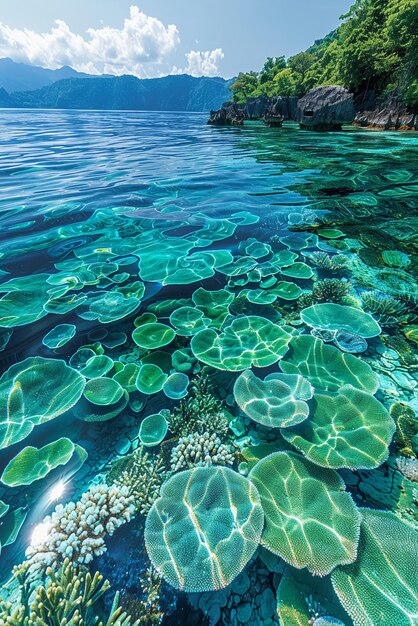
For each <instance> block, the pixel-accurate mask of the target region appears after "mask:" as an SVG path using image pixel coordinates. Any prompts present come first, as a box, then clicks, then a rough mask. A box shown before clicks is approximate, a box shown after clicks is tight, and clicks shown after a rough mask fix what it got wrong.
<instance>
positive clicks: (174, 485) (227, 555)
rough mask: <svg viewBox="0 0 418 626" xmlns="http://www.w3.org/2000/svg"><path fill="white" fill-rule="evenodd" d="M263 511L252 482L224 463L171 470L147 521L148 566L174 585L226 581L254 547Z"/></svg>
mask: <svg viewBox="0 0 418 626" xmlns="http://www.w3.org/2000/svg"><path fill="white" fill-rule="evenodd" d="M263 522H264V515H263V511H262V508H261V505H260V498H259V495H258V493H257V489H256V488H255V486H254V485H253V484H252V483H251V482H250V481H249V480H247V479H246V478H244V477H243V476H240V475H239V474H238V473H236V472H234V471H232V470H230V469H228V468H226V467H214V466H212V467H197V468H195V469H191V470H186V471H185V472H180V473H179V474H174V476H172V477H171V478H170V479H169V480H168V481H167V482H166V483H164V485H163V487H162V489H161V495H160V497H159V498H158V500H156V502H155V503H154V504H153V506H152V508H151V510H150V512H149V514H148V516H147V519H146V523H145V546H146V549H147V552H148V555H149V557H150V559H151V562H152V564H153V565H154V567H155V568H156V569H157V571H158V572H160V573H161V574H162V576H163V577H164V578H165V579H166V580H167V581H168V582H169V583H170V584H171V585H173V587H176V588H177V589H182V590H184V591H188V592H195V591H199V592H201V591H213V590H216V589H221V588H223V587H226V586H227V585H229V583H230V582H232V580H234V578H235V577H236V576H237V575H238V574H239V573H240V572H241V570H242V569H243V567H244V566H245V565H246V564H247V563H248V561H249V560H250V558H251V557H252V556H253V554H254V552H255V551H256V549H257V546H258V543H259V540H260V536H261V532H262V529H263Z"/></svg>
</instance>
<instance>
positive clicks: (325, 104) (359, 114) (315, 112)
mask: <svg viewBox="0 0 418 626" xmlns="http://www.w3.org/2000/svg"><path fill="white" fill-rule="evenodd" d="M245 120H262V121H264V123H265V124H266V125H267V126H273V127H280V126H282V124H283V122H284V121H289V120H291V121H295V122H298V123H299V124H300V126H301V128H303V129H305V130H341V127H342V125H343V124H353V125H355V126H360V127H365V128H373V129H376V130H418V111H417V110H416V109H413V108H409V107H407V106H406V105H405V104H404V103H403V102H401V101H400V100H399V99H397V98H396V96H390V97H389V98H388V99H387V100H385V101H384V102H382V103H379V102H378V100H377V98H376V94H375V93H374V92H370V91H369V92H364V93H362V94H357V95H356V96H353V94H352V93H350V92H349V91H347V90H346V89H344V87H339V86H325V87H316V88H315V89H311V90H310V91H309V92H308V93H307V94H306V95H305V96H303V97H302V98H297V97H293V96H276V97H274V98H267V97H265V96H262V97H259V98H249V99H248V101H247V102H246V103H245V104H244V105H237V104H235V103H233V102H226V103H224V104H223V105H222V107H221V109H219V110H218V111H211V113H210V117H209V120H208V124H210V125H213V126H242V125H243V124H244V122H245Z"/></svg>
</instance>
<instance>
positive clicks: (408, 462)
mask: <svg viewBox="0 0 418 626" xmlns="http://www.w3.org/2000/svg"><path fill="white" fill-rule="evenodd" d="M396 465H397V466H398V470H399V471H400V472H401V474H403V475H404V476H405V477H406V478H408V479H409V480H412V482H414V483H418V460H417V459H412V458H409V457H406V456H398V458H397V459H396Z"/></svg>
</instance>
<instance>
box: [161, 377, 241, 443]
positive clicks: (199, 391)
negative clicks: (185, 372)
mask: <svg viewBox="0 0 418 626" xmlns="http://www.w3.org/2000/svg"><path fill="white" fill-rule="evenodd" d="M168 421H169V424H170V430H171V432H172V433H173V434H174V435H176V436H178V437H183V436H187V435H189V434H191V433H199V434H203V433H204V432H208V433H209V434H212V433H215V434H217V435H219V436H225V435H226V433H227V431H228V427H229V421H228V419H227V416H226V412H225V410H224V408H223V403H222V402H221V401H220V400H219V399H218V398H216V397H215V395H214V394H213V388H212V386H211V383H210V381H209V379H208V378H207V376H203V375H200V376H197V377H196V378H195V379H194V380H193V381H192V382H191V383H190V393H189V395H188V396H187V398H186V399H185V400H182V401H181V402H180V405H179V406H178V407H176V408H175V409H174V411H173V412H172V413H171V414H170V416H169V418H168Z"/></svg>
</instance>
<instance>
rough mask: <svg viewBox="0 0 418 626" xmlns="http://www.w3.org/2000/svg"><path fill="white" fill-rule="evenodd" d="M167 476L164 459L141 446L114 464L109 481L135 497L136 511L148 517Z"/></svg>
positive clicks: (108, 477)
mask: <svg viewBox="0 0 418 626" xmlns="http://www.w3.org/2000/svg"><path fill="white" fill-rule="evenodd" d="M167 476H168V473H167V470H166V468H165V463H164V459H163V457H162V456H161V455H160V454H159V455H151V454H150V453H149V452H147V451H146V450H145V447H144V446H139V447H138V448H137V449H136V450H135V452H133V453H132V454H130V455H129V456H127V457H122V458H121V459H118V460H117V461H115V462H114V463H113V464H112V467H111V470H110V472H109V474H108V476H107V480H108V482H109V483H110V484H112V483H114V484H115V485H118V486H119V487H120V488H125V489H127V494H128V496H129V497H131V496H132V497H133V504H134V506H135V510H136V511H138V512H139V513H141V514H142V515H147V513H148V511H149V510H150V508H151V507H152V505H153V504H154V502H155V500H156V499H157V498H158V495H159V493H160V489H161V486H162V484H163V483H164V481H165V480H166V478H167Z"/></svg>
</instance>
